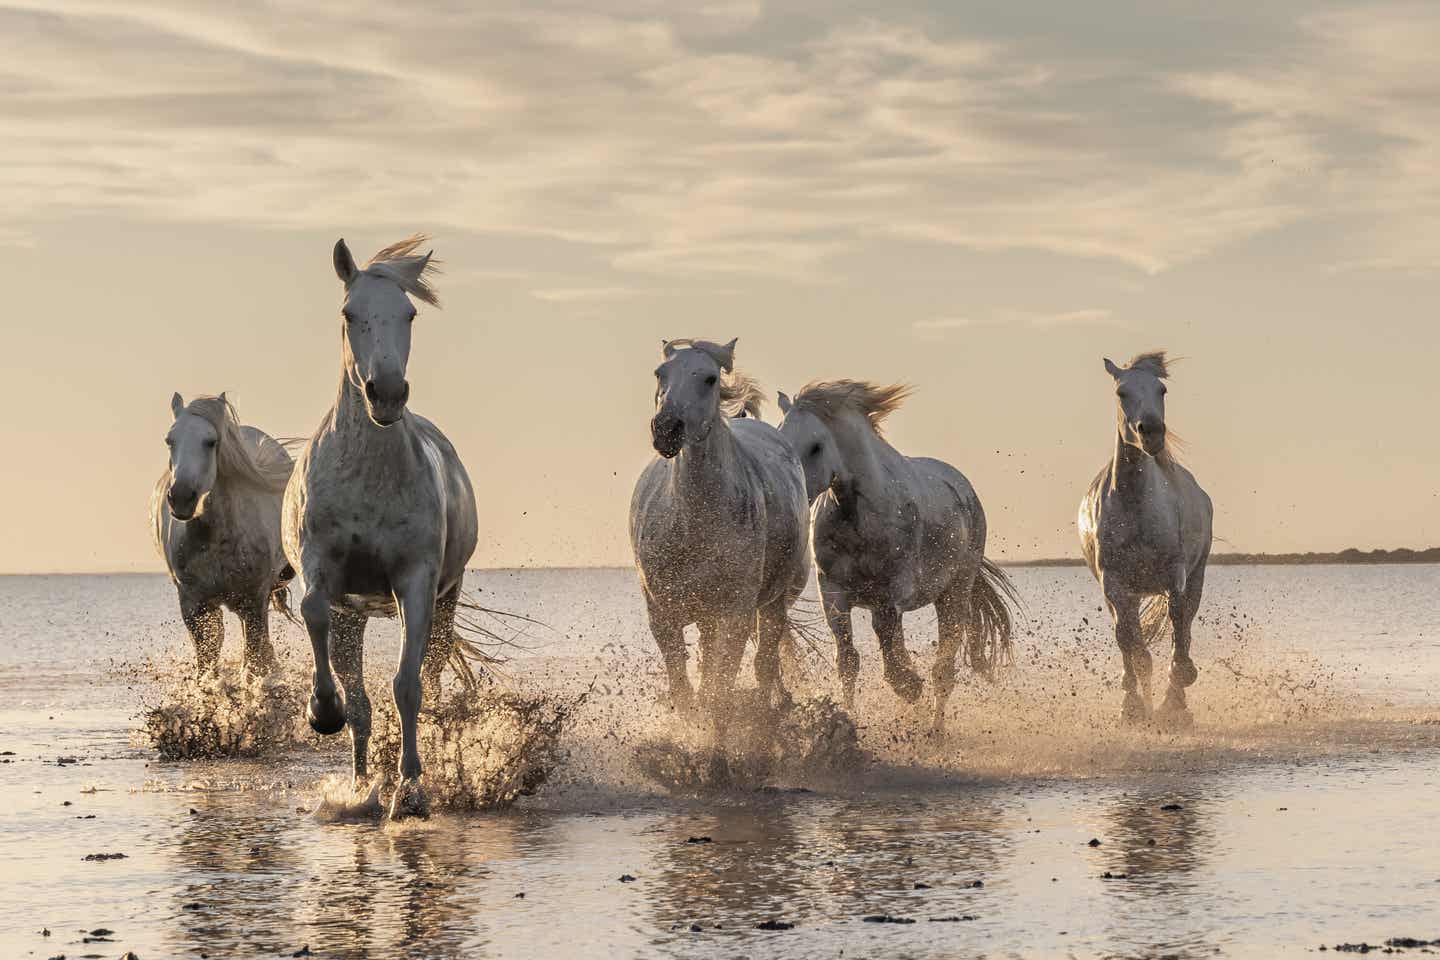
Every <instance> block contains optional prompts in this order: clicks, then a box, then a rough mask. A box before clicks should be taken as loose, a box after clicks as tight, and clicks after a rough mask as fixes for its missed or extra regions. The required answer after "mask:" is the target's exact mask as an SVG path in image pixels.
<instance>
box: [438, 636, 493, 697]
mask: <svg viewBox="0 0 1440 960" xmlns="http://www.w3.org/2000/svg"><path fill="white" fill-rule="evenodd" d="M446 662H447V663H448V664H449V666H450V669H451V670H453V671H455V676H456V677H458V678H459V680H460V682H461V683H462V684H464V685H465V688H466V689H467V690H474V689H475V688H476V687H478V686H480V681H481V680H482V679H483V680H488V679H489V678H490V671H489V670H488V669H487V667H489V666H491V665H493V664H497V663H503V662H504V661H503V660H501V659H500V658H499V657H496V656H494V655H493V654H489V653H486V652H485V651H484V650H482V649H481V648H480V644H478V643H476V642H475V641H474V640H471V639H470V638H469V637H466V636H464V635H463V634H461V633H460V631H459V630H453V629H452V630H451V631H450V655H449V657H448V659H447V660H446Z"/></svg>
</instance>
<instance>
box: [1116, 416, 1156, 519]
mask: <svg viewBox="0 0 1440 960" xmlns="http://www.w3.org/2000/svg"><path fill="white" fill-rule="evenodd" d="M1159 470H1160V462H1159V461H1158V460H1156V459H1155V458H1154V457H1151V456H1150V455H1149V454H1147V453H1145V452H1144V451H1143V450H1140V449H1138V448H1137V447H1135V445H1134V444H1130V443H1126V442H1125V438H1124V437H1123V436H1122V435H1121V434H1120V431H1119V430H1116V432H1115V456H1114V457H1113V458H1112V459H1111V461H1110V489H1112V490H1114V491H1115V492H1116V493H1117V494H1119V495H1120V498H1121V499H1122V500H1126V501H1130V502H1138V501H1139V500H1140V499H1141V498H1143V497H1144V495H1145V491H1146V490H1147V489H1149V487H1150V484H1151V481H1152V480H1154V479H1155V478H1156V477H1158V475H1159V473H1158V472H1159Z"/></svg>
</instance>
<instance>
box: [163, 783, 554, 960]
mask: <svg viewBox="0 0 1440 960" xmlns="http://www.w3.org/2000/svg"><path fill="white" fill-rule="evenodd" d="M190 802H196V801H194V800H191V801H190ZM179 824H180V826H179V831H178V835H177V836H176V838H175V841H174V843H173V844H172V845H170V846H169V851H170V856H171V859H172V861H173V862H172V865H171V870H170V871H169V872H170V874H171V875H172V876H174V877H175V878H177V880H179V881H180V882H179V883H178V884H177V885H176V890H175V893H174V896H173V901H174V915H175V922H174V924H173V926H172V928H171V929H170V930H169V931H168V935H167V940H168V943H167V952H168V955H173V956H180V955H193V954H195V953H197V952H201V951H203V952H204V953H205V954H207V955H209V956H210V957H226V956H236V957H240V956H244V957H249V956H259V955H269V956H290V955H291V954H293V953H294V952H295V951H296V950H298V949H300V948H301V947H304V946H308V947H309V948H310V950H311V951H312V952H313V953H314V954H315V955H317V956H343V957H347V958H355V960H388V958H392V957H400V956H422V955H423V956H425V957H427V958H429V957H434V958H440V960H449V958H457V960H458V958H462V957H475V956H483V955H485V954H487V953H488V952H490V951H489V949H488V948H489V946H490V945H491V940H492V934H491V932H490V929H489V928H490V925H491V915H490V914H488V913H487V908H488V909H490V910H494V911H497V914H496V915H497V916H498V911H500V910H503V909H506V908H508V907H509V905H510V903H511V902H512V901H511V896H512V894H513V891H511V890H509V889H507V890H505V891H502V893H503V897H502V894H501V893H494V892H492V891H490V890H487V889H486V888H487V885H488V883H489V873H490V867H489V864H490V863H492V862H494V861H496V860H519V859H521V858H522V857H525V856H528V855H531V854H532V853H533V852H534V851H535V850H536V849H542V848H544V847H545V846H546V844H547V842H549V841H547V840H546V837H545V833H546V832H547V831H548V830H549V828H550V824H551V822H550V821H549V820H547V819H545V818H539V819H532V818H523V819H522V818H510V817H503V816H497V817H485V818H483V819H481V818H450V817H439V818H436V819H435V820H433V821H432V822H431V824H430V825H429V826H427V827H426V828H425V829H422V830H397V831H384V830H376V829H373V828H371V827H370V826H368V825H362V826H357V827H354V828H353V829H349V830H344V831H341V830H322V831H316V830H315V829H314V824H313V823H312V821H310V820H309V819H308V818H306V817H304V816H301V815H297V814H295V813H292V812H291V810H290V809H289V808H288V807H287V806H282V807H281V808H280V809H279V810H275V809H274V808H273V807H270V806H267V805H265V804H264V803H261V804H256V802H255V800H254V798H253V797H252V798H250V799H245V798H243V797H241V798H231V797H224V798H216V799H215V800H214V801H212V802H210V803H209V804H208V805H207V806H202V807H199V812H198V813H197V814H194V815H191V816H188V817H180V818H179Z"/></svg>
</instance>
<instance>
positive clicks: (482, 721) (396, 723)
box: [370, 689, 583, 810]
mask: <svg viewBox="0 0 1440 960" xmlns="http://www.w3.org/2000/svg"><path fill="white" fill-rule="evenodd" d="M581 702H583V697H582V698H570V699H565V698H561V697H556V696H550V695H545V694H524V693H517V692H489V693H478V694H477V693H471V692H469V691H466V690H464V689H455V690H452V691H449V692H448V693H447V694H445V695H444V696H443V697H442V698H441V699H440V701H439V702H438V703H436V704H434V705H433V706H430V705H427V706H426V708H425V709H424V710H423V711H422V712H421V714H420V724H419V741H420V756H421V757H422V758H423V760H424V763H425V776H424V784H425V789H426V791H427V793H428V794H429V799H430V801H431V803H432V804H433V805H434V806H436V807H438V808H449V809H452V810H493V809H498V808H503V807H507V806H509V805H511V804H513V803H514V802H515V801H516V800H518V799H519V798H520V797H527V796H532V795H533V794H535V793H536V792H537V791H538V790H539V789H540V787H541V786H543V785H544V784H545V782H546V781H547V780H549V779H550V775H551V773H552V772H553V771H554V770H555V768H556V767H557V766H558V765H559V764H560V763H561V761H562V760H563V752H562V750H561V735H562V733H563V732H564V730H565V727H566V725H567V723H568V722H569V720H570V717H571V715H572V714H573V713H574V711H575V709H576V708H577V707H578V706H579V705H580V703H581ZM370 750H371V765H372V767H373V768H374V769H376V770H378V771H383V774H382V776H383V777H384V786H385V789H386V790H387V791H392V790H393V789H394V787H395V782H394V781H395V778H396V776H397V775H396V773H395V771H396V770H397V769H398V767H399V760H400V720H399V716H398V715H397V714H396V712H395V709H394V707H393V706H392V705H390V704H388V703H385V704H380V705H377V708H376V710H375V723H374V731H373V733H372V737H371V741H370Z"/></svg>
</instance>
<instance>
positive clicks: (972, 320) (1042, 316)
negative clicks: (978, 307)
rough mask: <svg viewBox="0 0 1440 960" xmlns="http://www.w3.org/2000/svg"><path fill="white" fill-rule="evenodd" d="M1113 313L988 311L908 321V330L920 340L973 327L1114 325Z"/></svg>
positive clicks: (1094, 309) (1098, 309) (1100, 311)
mask: <svg viewBox="0 0 1440 960" xmlns="http://www.w3.org/2000/svg"><path fill="white" fill-rule="evenodd" d="M1115 322H1116V321H1115V318H1114V314H1112V313H1111V311H1109V310H1105V309H1101V308H1088V309H1083V310H1065V311H1061V312H1059V313H1036V312H1033V311H1025V310H1012V309H1001V310H987V311H983V312H981V313H979V314H977V315H976V316H947V317H929V318H926V319H923V320H916V321H914V322H912V323H911V324H910V329H911V331H912V332H913V333H914V334H915V336H916V337H918V338H919V339H921V340H943V339H944V338H945V337H946V336H947V335H948V334H950V333H953V332H954V331H956V330H960V329H963V328H966V327H975V326H1001V325H1008V326H1029V327H1062V326H1084V325H1092V326H1093V325H1099V324H1105V325H1113V324H1114V323H1115Z"/></svg>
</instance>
